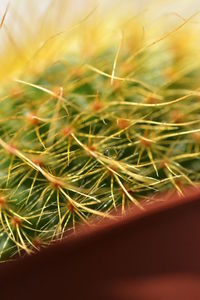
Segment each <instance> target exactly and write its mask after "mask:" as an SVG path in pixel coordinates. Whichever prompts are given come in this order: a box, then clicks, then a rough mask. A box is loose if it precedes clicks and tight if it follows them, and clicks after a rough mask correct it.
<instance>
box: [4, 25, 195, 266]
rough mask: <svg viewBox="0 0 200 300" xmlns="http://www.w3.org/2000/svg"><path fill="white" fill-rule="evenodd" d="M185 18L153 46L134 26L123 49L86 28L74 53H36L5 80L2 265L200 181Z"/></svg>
mask: <svg viewBox="0 0 200 300" xmlns="http://www.w3.org/2000/svg"><path fill="white" fill-rule="evenodd" d="M187 21H188V20H186V21H183V22H182V23H181V25H179V26H178V27H177V28H176V29H175V30H174V29H173V30H172V31H171V32H169V33H168V34H164V35H161V37H159V38H158V39H155V40H153V41H150V42H148V41H146V40H145V39H144V37H143V36H142V32H140V34H139V35H138V34H137V32H138V31H137V32H136V27H135V23H134V24H132V23H129V24H128V25H127V24H126V27H125V29H126V30H124V32H123V33H122V37H121V38H120V39H119V42H118V44H116V43H114V42H113V39H110V40H109V38H107V37H106V38H105V41H104V40H103V38H102V37H103V36H104V35H105V36H106V30H107V28H106V26H105V28H104V27H103V26H102V27H103V28H102V27H101V29H100V31H99V29H98V26H97V28H95V26H94V24H89V25H88V26H86V27H85V28H81V29H79V31H78V34H75V35H74V36H73V35H72V36H70V37H69V38H68V39H66V40H65V45H64V46H65V49H67V48H68V45H69V48H70V49H71V50H70V51H68V50H66V51H65V50H64V51H63V52H62V54H60V56H59V57H58V58H56V59H51V60H46V59H45V58H44V57H43V60H42V61H41V60H40V63H41V62H42V63H41V64H39V65H38V66H36V65H37V62H38V60H37V59H36V58H35V56H33V58H32V61H31V63H32V68H30V69H28V68H25V69H24V68H22V69H23V71H22V72H21V73H20V75H18V79H15V80H13V79H12V80H11V79H7V80H6V82H5V83H4V84H2V86H1V89H0V258H1V259H2V260H5V259H7V258H11V257H14V256H15V255H16V254H20V255H22V254H23V253H25V252H27V253H28V254H30V253H32V252H34V251H35V250H37V249H39V248H40V247H41V246H42V245H45V244H49V243H50V242H52V241H54V240H58V239H62V238H63V236H65V233H66V232H71V231H74V230H75V228H76V224H77V223H79V222H85V223H87V224H90V217H91V216H92V215H94V216H96V217H98V219H103V218H113V215H112V212H113V211H115V210H116V209H117V208H119V207H120V209H121V211H122V213H124V212H125V209H126V207H127V206H128V205H132V206H133V207H137V209H144V207H143V204H142V203H141V200H142V199H150V198H153V197H154V195H155V193H157V192H158V191H166V190H169V189H171V188H175V189H176V190H177V191H178V193H179V194H180V195H181V194H182V187H183V186H184V185H187V184H189V185H193V184H194V183H197V182H198V181H199V177H200V175H199V174H200V172H199V171H200V160H199V155H200V124H199V123H200V106H199V96H200V92H199V77H200V68H199V54H198V53H199V52H198V51H197V48H195V46H194V45H193V42H194V40H195V39H193V34H191V33H192V31H190V30H189V29H187V30H186V29H185V30H182V27H183V25H186V23H187ZM139 25H140V24H139ZM139 25H137V26H139ZM188 33H189V34H188ZM189 35H190V37H189ZM100 36H101V39H100V40H101V41H100V42H99V41H98V38H99V37H100ZM187 38H188V39H189V41H191V43H189V44H187V42H186V40H187ZM70 45H76V46H75V48H73V47H71V46H70ZM77 45H78V47H77ZM48 47H49V45H48ZM74 49H76V50H74ZM40 50H41V49H40ZM41 51H42V50H41Z"/></svg>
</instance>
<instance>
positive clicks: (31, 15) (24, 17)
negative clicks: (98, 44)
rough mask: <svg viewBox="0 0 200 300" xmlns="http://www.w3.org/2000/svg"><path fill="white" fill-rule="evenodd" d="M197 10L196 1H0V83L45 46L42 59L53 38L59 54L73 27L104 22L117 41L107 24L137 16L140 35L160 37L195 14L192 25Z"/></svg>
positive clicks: (114, 33) (197, 17)
mask: <svg viewBox="0 0 200 300" xmlns="http://www.w3.org/2000/svg"><path fill="white" fill-rule="evenodd" d="M199 10H200V1H199V0H173V1H172V0H110V1H107V0H98V1H96V0H41V1H39V0H29V1H27V0H0V65H1V69H0V80H2V79H5V78H6V75H7V74H11V73H13V71H14V70H17V69H18V68H19V66H20V68H21V65H22V64H23V63H26V62H27V61H28V60H30V59H31V58H32V57H34V56H35V53H36V52H37V51H38V49H41V48H43V47H44V46H45V45H46V44H48V45H47V47H46V49H45V51H44V52H43V55H44V54H45V55H46V56H47V54H48V53H49V49H50V42H55V40H57V50H55V48H54V53H56V52H57V53H59V51H60V48H63V47H61V43H65V41H64V38H65V37H66V35H67V38H68V36H69V33H70V34H72V32H73V34H74V35H75V29H76V28H77V27H79V28H82V27H83V26H85V23H89V22H93V23H94V24H96V26H99V27H100V26H101V24H103V23H106V24H107V29H106V30H107V33H109V34H110V36H113V35H116V36H117V38H119V32H118V33H116V32H117V30H118V31H119V29H120V26H121V24H118V25H117V24H115V25H114V26H113V24H112V26H110V24H111V23H112V22H113V19H114V18H115V21H116V20H117V16H118V17H119V16H120V18H119V19H123V18H126V19H128V18H129V19H131V18H134V19H136V18H137V19H140V23H141V24H142V25H141V26H142V30H143V32H145V34H146V32H148V33H149V32H154V34H155V36H159V33H158V31H160V34H164V33H165V32H167V31H169V27H170V26H171V27H172V26H177V24H181V22H184V21H185V20H186V18H188V17H190V16H192V15H193V14H197V15H196V16H195V17H193V18H192V19H191V20H190V24H192V23H195V24H197V23H198V22H199V16H200V15H199V14H198V11H199ZM97 24H98V25H97ZM158 24H159V25H158ZM82 25H83V26H82ZM109 26H110V27H109ZM117 27H118V28H117ZM111 28H112V29H111ZM113 28H116V31H113ZM106 30H105V31H104V33H103V35H105V32H106ZM150 38H153V35H152V36H151V34H150ZM58 40H59V43H58ZM49 55H50V54H49Z"/></svg>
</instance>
